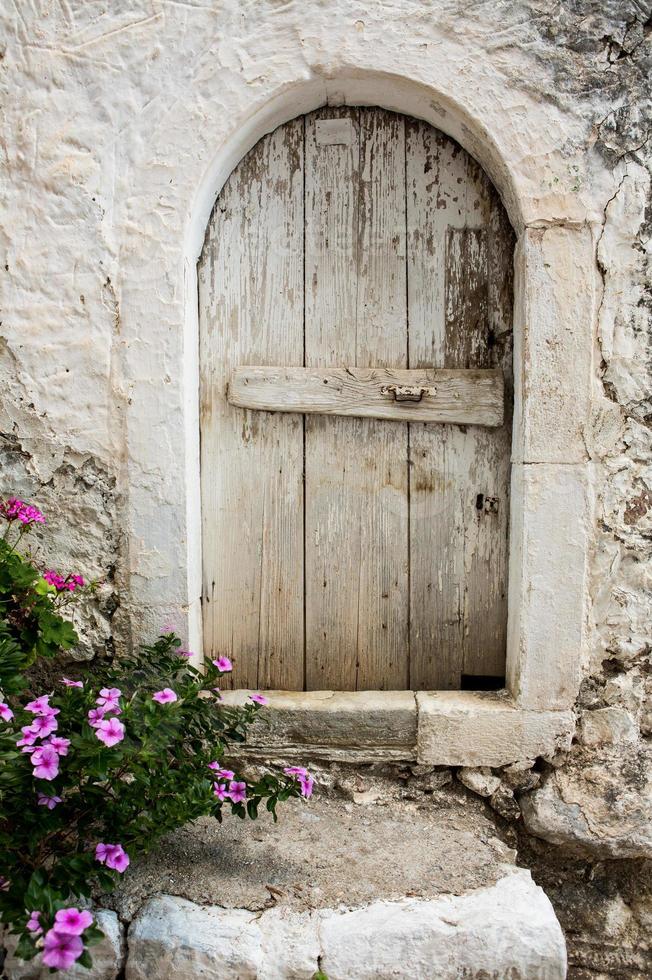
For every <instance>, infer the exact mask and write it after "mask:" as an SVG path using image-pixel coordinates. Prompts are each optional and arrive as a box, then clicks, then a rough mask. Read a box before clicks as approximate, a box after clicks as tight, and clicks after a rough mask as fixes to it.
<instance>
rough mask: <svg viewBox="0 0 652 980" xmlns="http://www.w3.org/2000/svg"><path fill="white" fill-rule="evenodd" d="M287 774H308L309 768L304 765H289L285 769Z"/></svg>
mask: <svg viewBox="0 0 652 980" xmlns="http://www.w3.org/2000/svg"><path fill="white" fill-rule="evenodd" d="M283 772H284V773H285V775H286V776H307V775H308V770H307V769H304V768H303V766H288V767H287V768H286V769H284V770H283Z"/></svg>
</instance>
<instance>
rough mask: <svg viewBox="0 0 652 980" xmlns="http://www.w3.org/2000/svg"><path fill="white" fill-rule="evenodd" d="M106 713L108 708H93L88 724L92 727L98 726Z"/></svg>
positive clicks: (89, 714) (89, 713)
mask: <svg viewBox="0 0 652 980" xmlns="http://www.w3.org/2000/svg"><path fill="white" fill-rule="evenodd" d="M105 714H106V708H105V707H101V708H91V709H90V711H89V712H88V724H89V725H90V726H91V728H97V726H98V725H99V723H100V722H101V721H103V720H104V715H105Z"/></svg>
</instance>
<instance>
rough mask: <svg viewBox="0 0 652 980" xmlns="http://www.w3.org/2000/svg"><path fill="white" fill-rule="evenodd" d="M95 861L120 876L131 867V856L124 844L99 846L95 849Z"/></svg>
mask: <svg viewBox="0 0 652 980" xmlns="http://www.w3.org/2000/svg"><path fill="white" fill-rule="evenodd" d="M95 860H96V861H99V862H100V864H106V866H107V868H113V870H114V871H119V872H120V874H122V873H123V871H126V869H127V868H128V867H129V855H128V854H127V852H126V851H125V850H124V848H123V847H122V844H98V845H97V847H96V848H95Z"/></svg>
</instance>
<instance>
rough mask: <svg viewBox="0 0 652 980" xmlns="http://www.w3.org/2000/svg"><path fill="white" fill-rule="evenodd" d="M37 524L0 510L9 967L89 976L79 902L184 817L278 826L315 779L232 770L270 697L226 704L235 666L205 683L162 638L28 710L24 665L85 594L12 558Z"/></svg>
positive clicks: (88, 920)
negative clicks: (229, 817)
mask: <svg viewBox="0 0 652 980" xmlns="http://www.w3.org/2000/svg"><path fill="white" fill-rule="evenodd" d="M21 507H22V508H27V510H24V509H23V510H21ZM20 514H22V515H23V516H24V517H26V518H27V519H26V520H23V518H22V517H21V516H20ZM33 514H39V515H40V512H39V511H37V510H36V509H35V508H29V506H28V505H27V504H25V503H24V502H23V501H16V500H15V499H13V498H12V499H10V500H8V501H6V502H5V503H3V504H0V516H3V517H4V518H5V520H6V521H7V525H8V532H9V533H7V534H5V536H4V538H3V539H2V542H1V547H0V691H1V693H2V698H1V699H0V918H1V919H2V922H3V923H4V924H5V925H6V926H7V927H8V928H9V930H10V931H11V932H13V933H14V934H16V935H17V936H18V945H17V949H16V952H17V955H18V956H20V957H21V958H22V959H30V958H32V957H33V956H34V955H36V954H37V953H38V952H39V951H41V950H42V953H43V962H44V963H45V964H46V965H48V966H50V967H52V968H54V969H66V968H68V967H69V966H71V965H72V964H73V963H74V962H76V961H79V962H80V963H81V964H83V965H85V966H89V965H90V963H91V959H90V955H89V952H88V947H89V946H90V945H92V944H93V943H94V942H96V941H98V940H99V938H101V935H102V934H101V932H100V930H99V929H97V927H96V926H95V925H94V924H93V916H92V913H91V912H89V911H88V909H87V908H86V906H87V905H88V898H89V896H90V894H91V892H92V890H93V888H94V887H99V888H102V889H104V890H109V889H111V888H112V887H113V886H114V884H115V881H116V880H117V879H118V878H119V876H120V875H121V874H123V873H124V872H125V871H126V869H127V868H128V866H129V864H130V861H131V859H132V858H133V857H135V856H136V855H139V854H144V853H145V852H146V851H147V850H149V849H150V848H151V847H152V845H153V844H154V843H155V842H156V841H157V840H159V839H160V838H161V836H163V835H164V834H166V833H168V832H169V831H172V830H174V829H176V828H178V827H180V826H182V825H183V824H185V823H186V822H187V821H189V820H193V819H195V818H197V817H199V816H203V815H212V816H213V817H214V818H215V819H217V820H219V821H221V820H222V817H223V813H224V811H225V809H226V810H227V811H230V812H231V813H232V814H235V815H236V816H238V817H241V818H242V819H245V818H246V817H249V818H251V819H255V818H256V817H257V816H258V813H259V809H260V808H261V807H264V808H265V809H266V810H267V811H269V812H270V813H271V814H272V816H273V818H274V819H276V807H277V805H278V803H279V802H282V801H284V800H287V799H288V798H289V797H298V796H303V797H309V796H310V795H311V793H312V787H313V780H312V777H311V776H310V775H309V774H308V773H307V772H306V770H305V769H303V768H301V767H297V766H293V767H288V768H286V769H285V770H284V771H283V772H282V773H279V774H278V775H271V774H266V775H264V776H262V777H261V778H260V779H258V780H257V781H254V782H251V781H247V780H246V779H245V778H243V777H241V776H239V775H238V774H237V773H236V772H235V771H234V770H232V769H229V768H227V767H226V766H225V764H224V756H225V754H226V752H227V749H228V746H229V745H230V744H233V743H242V742H244V740H245V737H246V732H247V728H248V726H249V725H250V724H251V723H252V722H253V721H254V719H255V717H256V714H257V713H258V712H259V711H260V710H261V707H262V706H263V705H264V704H265V703H266V701H265V698H264V697H263V696H262V695H259V694H252V695H250V703H248V704H247V705H245V706H244V707H229V706H227V705H225V704H224V703H223V701H222V699H221V695H220V692H219V689H218V687H217V684H218V681H219V678H220V677H221V676H223V675H224V674H226V673H228V672H229V671H230V670H231V669H232V665H231V662H230V660H229V659H228V658H227V657H220V658H218V659H216V660H214V661H212V662H211V663H210V664H209V665H208V666H207V668H206V670H205V672H203V673H202V672H201V671H199V670H197V669H196V668H195V667H193V666H192V665H191V664H190V663H189V657H190V656H191V654H190V653H189V652H188V651H185V650H182V649H181V641H180V640H179V639H178V637H176V636H175V635H174V633H171V632H170V633H162V634H161V635H160V636H159V637H158V639H157V640H156V641H155V642H154V643H153V644H151V645H149V646H145V647H143V648H142V649H141V650H140V651H139V652H138V653H136V654H134V655H133V656H131V657H128V658H125V659H122V660H120V661H119V662H117V663H114V664H111V665H104V666H100V667H99V668H98V669H97V670H96V671H95V673H94V675H93V678H92V680H89V679H86V680H80V679H74V678H73V679H71V678H68V677H61V678H60V681H59V682H58V684H57V686H56V689H55V690H54V691H51V692H47V693H45V694H42V695H40V696H38V697H35V698H32V699H31V700H28V698H27V696H25V695H23V694H22V693H21V692H22V691H23V689H24V685H25V676H24V672H25V669H26V668H27V667H28V666H29V665H30V664H32V663H34V661H35V660H36V659H37V658H39V657H51V656H54V655H56V654H58V653H60V652H61V651H62V650H66V649H69V648H70V647H71V646H73V645H74V643H75V642H76V640H77V636H76V634H75V632H74V630H73V628H72V626H71V625H70V623H69V622H68V621H67V620H66V619H65V618H64V617H63V616H62V615H61V613H62V611H63V608H62V607H64V606H65V605H67V604H68V602H70V601H71V599H72V598H73V597H74V596H76V595H78V594H79V593H80V592H82V591H83V590H84V589H85V588H88V587H87V586H86V585H85V583H84V581H83V579H82V578H81V576H78V575H74V576H73V575H69V576H66V577H63V576H60V575H58V573H56V572H52V571H50V572H46V573H44V574H41V573H40V572H39V571H38V569H37V566H36V564H35V562H34V559H33V558H32V557H31V556H26V555H24V554H21V553H20V552H19V551H18V550H17V547H16V545H17V543H19V542H20V540H21V539H22V537H23V536H24V534H25V533H27V531H28V530H29V528H30V527H31V526H32V524H34V523H36V522H37V521H36V519H34V518H33ZM30 515H31V519H30ZM40 517H41V518H42V515H40ZM43 520H44V519H43ZM38 523H43V521H42V520H40V521H38ZM16 530H17V533H16ZM12 535H13V537H15V538H16V539H17V540H15V541H14V542H13V544H12V543H11V541H12Z"/></svg>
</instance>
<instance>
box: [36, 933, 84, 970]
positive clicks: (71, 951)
mask: <svg viewBox="0 0 652 980" xmlns="http://www.w3.org/2000/svg"><path fill="white" fill-rule="evenodd" d="M83 952H84V944H83V942H82V941H81V939H80V938H79V936H69V935H68V934H67V933H65V932H58V931H57V930H56V929H50V931H49V932H46V934H45V941H44V949H43V962H44V963H45V965H46V966H51V967H53V968H54V969H55V970H68V969H70V967H71V966H72V965H73V963H75V962H76V960H78V959H79V957H80V956H81V954H82V953H83Z"/></svg>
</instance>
